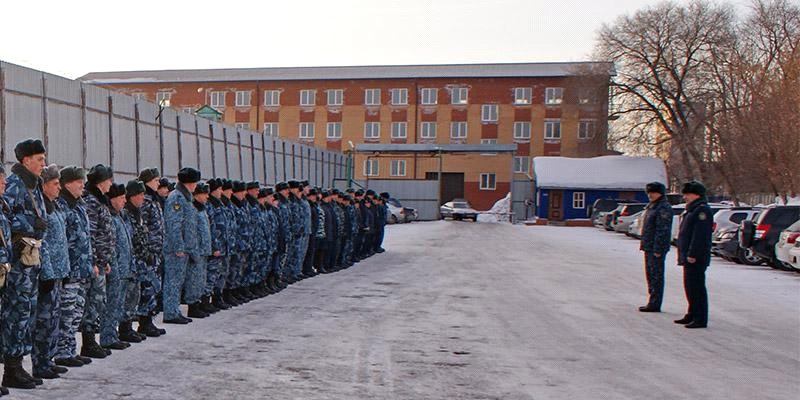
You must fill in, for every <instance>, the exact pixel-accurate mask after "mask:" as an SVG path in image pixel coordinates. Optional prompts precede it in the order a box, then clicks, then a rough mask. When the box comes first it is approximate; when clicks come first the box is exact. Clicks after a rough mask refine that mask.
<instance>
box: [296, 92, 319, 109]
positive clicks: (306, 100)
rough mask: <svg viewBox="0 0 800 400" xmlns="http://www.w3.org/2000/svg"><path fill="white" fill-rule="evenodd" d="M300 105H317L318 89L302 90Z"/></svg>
mask: <svg viewBox="0 0 800 400" xmlns="http://www.w3.org/2000/svg"><path fill="white" fill-rule="evenodd" d="M300 105H301V106H305V107H309V106H315V105H317V91H316V90H315V89H303V90H301V91H300Z"/></svg>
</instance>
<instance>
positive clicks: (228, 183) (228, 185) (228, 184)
mask: <svg viewBox="0 0 800 400" xmlns="http://www.w3.org/2000/svg"><path fill="white" fill-rule="evenodd" d="M231 189H233V181H232V180H230V179H223V180H222V190H231Z"/></svg>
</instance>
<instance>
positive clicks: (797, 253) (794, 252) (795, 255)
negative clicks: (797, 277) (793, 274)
mask: <svg viewBox="0 0 800 400" xmlns="http://www.w3.org/2000/svg"><path fill="white" fill-rule="evenodd" d="M799 244H800V242H796V243H795V245H794V247H793V248H792V249H791V250H789V264H790V265H791V266H792V268H794V269H796V270H798V271H800V246H799Z"/></svg>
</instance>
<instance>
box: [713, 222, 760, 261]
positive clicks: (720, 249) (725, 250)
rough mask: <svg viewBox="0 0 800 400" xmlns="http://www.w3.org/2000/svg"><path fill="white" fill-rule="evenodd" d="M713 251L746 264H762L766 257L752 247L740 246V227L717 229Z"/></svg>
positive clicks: (717, 254) (727, 258)
mask: <svg viewBox="0 0 800 400" xmlns="http://www.w3.org/2000/svg"><path fill="white" fill-rule="evenodd" d="M757 216H758V214H757V213H756V214H753V215H752V217H751V218H748V219H751V220H752V219H755V218H757ZM711 253H712V254H714V255H716V256H719V257H722V258H724V259H726V260H728V261H733V262H735V263H737V264H745V265H760V264H763V263H764V261H765V260H764V259H763V258H761V257H759V256H757V255H756V254H755V253H753V250H752V249H750V248H747V249H745V248H742V247H741V246H739V227H735V228H724V229H717V230H716V231H714V234H713V236H712V238H711Z"/></svg>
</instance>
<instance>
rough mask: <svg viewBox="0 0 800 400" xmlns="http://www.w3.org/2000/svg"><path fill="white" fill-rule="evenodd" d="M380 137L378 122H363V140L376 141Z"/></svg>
mask: <svg viewBox="0 0 800 400" xmlns="http://www.w3.org/2000/svg"><path fill="white" fill-rule="evenodd" d="M380 137H381V123H380V122H365V123H364V139H378V138H380Z"/></svg>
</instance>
